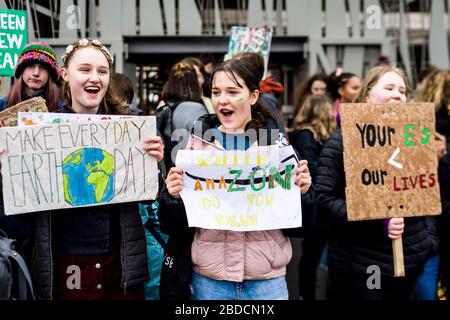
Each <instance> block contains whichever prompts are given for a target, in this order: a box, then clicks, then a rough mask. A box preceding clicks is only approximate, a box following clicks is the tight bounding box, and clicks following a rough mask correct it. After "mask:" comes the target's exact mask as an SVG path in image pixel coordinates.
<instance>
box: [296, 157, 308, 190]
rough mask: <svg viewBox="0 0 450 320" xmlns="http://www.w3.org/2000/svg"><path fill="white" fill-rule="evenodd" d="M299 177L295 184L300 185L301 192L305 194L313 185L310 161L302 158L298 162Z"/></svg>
mask: <svg viewBox="0 0 450 320" xmlns="http://www.w3.org/2000/svg"><path fill="white" fill-rule="evenodd" d="M297 167H298V168H297V177H296V178H295V184H296V185H298V186H299V187H300V192H301V193H302V194H305V193H307V192H308V190H309V187H311V174H310V173H309V169H308V161H307V160H300V161H299V163H298V164H297Z"/></svg>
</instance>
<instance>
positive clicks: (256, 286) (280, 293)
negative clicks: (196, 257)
mask: <svg viewBox="0 0 450 320" xmlns="http://www.w3.org/2000/svg"><path fill="white" fill-rule="evenodd" d="M191 289H192V296H191V299H192V300H288V298H289V293H288V289H287V283H286V279H285V277H284V276H282V277H278V278H273V279H267V280H244V281H243V282H233V281H225V280H222V281H220V280H214V279H210V278H207V277H204V276H202V275H200V274H198V273H196V272H194V273H193V274H192V280H191Z"/></svg>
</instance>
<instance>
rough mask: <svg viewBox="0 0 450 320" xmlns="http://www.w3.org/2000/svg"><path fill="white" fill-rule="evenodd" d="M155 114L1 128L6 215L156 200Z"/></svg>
mask: <svg viewBox="0 0 450 320" xmlns="http://www.w3.org/2000/svg"><path fill="white" fill-rule="evenodd" d="M155 135H156V120H155V117H138V118H133V119H129V120H110V121H97V122H92V121H89V122H71V123H65V124H54V125H37V126H26V127H8V128H0V146H2V147H4V148H6V150H7V151H6V152H5V153H3V154H2V155H1V156H0V160H1V174H2V178H3V200H4V207H5V213H6V214H18V213H27V212H34V211H42V210H50V209H63V208H73V207H84V206H96V205H103V204H110V203H119V202H130V201H140V200H150V199H155V196H156V193H157V191H158V168H157V163H156V159H154V158H153V157H151V156H149V155H148V154H147V151H146V150H145V146H146V143H145V142H144V141H143V140H144V139H145V138H148V137H152V136H155Z"/></svg>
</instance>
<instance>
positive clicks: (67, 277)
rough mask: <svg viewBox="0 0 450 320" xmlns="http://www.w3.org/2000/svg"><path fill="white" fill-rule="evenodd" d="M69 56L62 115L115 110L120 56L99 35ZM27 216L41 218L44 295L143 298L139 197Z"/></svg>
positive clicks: (150, 146) (38, 242)
mask: <svg viewBox="0 0 450 320" xmlns="http://www.w3.org/2000/svg"><path fill="white" fill-rule="evenodd" d="M62 59H63V62H64V67H63V68H62V70H61V76H62V79H63V81H64V83H63V89H62V90H63V97H64V102H65V104H64V107H63V108H62V110H61V112H64V113H87V114H108V113H111V111H112V112H114V110H111V108H110V106H111V105H112V104H111V101H112V100H113V99H112V97H113V96H112V93H111V92H109V90H110V89H109V88H110V87H109V84H110V77H111V67H112V63H113V57H112V55H111V54H110V53H109V51H108V49H107V48H106V47H104V46H103V45H102V44H101V43H100V42H99V41H98V40H87V39H82V40H80V41H78V42H75V43H74V44H72V45H69V46H68V47H67V49H66V51H65V54H64V55H63V58H62ZM145 141H146V143H147V146H146V150H147V151H148V153H149V155H150V156H152V157H154V158H155V159H157V161H160V160H162V158H163V144H162V141H161V138H160V137H148V138H146V139H145ZM2 151H3V152H4V150H2ZM6 152H7V151H6ZM27 216H28V217H29V218H30V219H32V220H33V222H34V231H35V232H34V242H33V243H34V252H33V259H32V268H31V269H32V270H33V275H32V276H33V283H34V286H35V293H36V295H37V297H38V298H39V299H83V300H94V299H143V297H144V289H143V283H144V282H145V281H147V280H148V271H147V255H146V245H145V237H144V229H143V225H142V221H141V219H140V216H139V208H138V203H137V202H131V203H120V204H111V205H100V206H92V207H78V208H74V209H62V210H55V211H51V212H38V213H31V214H27Z"/></svg>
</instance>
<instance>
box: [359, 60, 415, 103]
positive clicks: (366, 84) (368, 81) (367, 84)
mask: <svg viewBox="0 0 450 320" xmlns="http://www.w3.org/2000/svg"><path fill="white" fill-rule="evenodd" d="M388 72H394V73H396V74H398V75H399V76H400V77H401V78H402V79H403V81H404V82H405V87H406V93H405V95H406V97H408V96H409V94H410V93H411V87H410V86H409V83H408V79H407V78H406V75H405V73H404V72H403V71H402V70H401V69H398V68H394V67H391V66H388V65H382V66H377V67H374V68H372V69H370V70H369V72H368V73H367V75H366V76H365V77H364V79H363V81H362V84H361V88H360V89H359V92H358V94H357V95H356V98H355V99H354V101H353V102H357V103H364V102H365V99H366V97H367V96H369V92H370V91H371V90H372V88H373V87H374V86H375V85H376V84H377V82H378V80H380V78H381V77H382V76H383V75H385V74H386V73H388Z"/></svg>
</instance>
